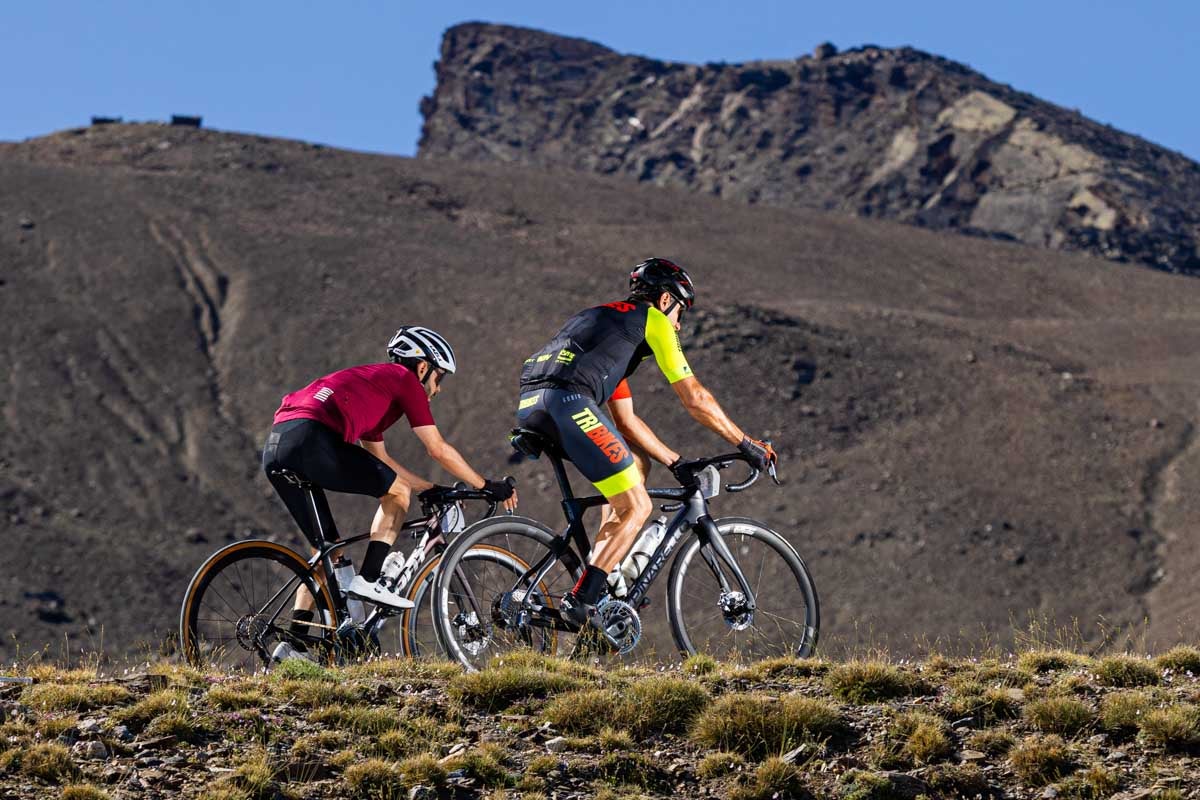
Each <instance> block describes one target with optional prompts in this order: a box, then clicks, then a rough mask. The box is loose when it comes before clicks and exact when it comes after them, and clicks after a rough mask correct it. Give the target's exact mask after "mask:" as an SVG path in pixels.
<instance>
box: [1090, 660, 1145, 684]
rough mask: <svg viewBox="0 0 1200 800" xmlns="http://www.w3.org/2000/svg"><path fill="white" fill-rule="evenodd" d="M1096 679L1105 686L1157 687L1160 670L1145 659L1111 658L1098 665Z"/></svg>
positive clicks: (1101, 661)
mask: <svg viewBox="0 0 1200 800" xmlns="http://www.w3.org/2000/svg"><path fill="white" fill-rule="evenodd" d="M1096 677H1097V678H1098V679H1099V680H1100V683H1102V684H1104V685H1105V686H1121V687H1132V686H1155V685H1157V684H1158V682H1159V674H1158V669H1157V668H1156V667H1155V666H1154V664H1152V663H1151V662H1149V661H1147V660H1146V659H1144V658H1134V657H1133V656H1109V657H1108V658H1103V659H1101V660H1100V663H1099V664H1097V665H1096Z"/></svg>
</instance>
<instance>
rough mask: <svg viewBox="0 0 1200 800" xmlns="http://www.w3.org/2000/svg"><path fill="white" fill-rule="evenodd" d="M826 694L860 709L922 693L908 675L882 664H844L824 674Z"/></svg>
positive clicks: (873, 662)
mask: <svg viewBox="0 0 1200 800" xmlns="http://www.w3.org/2000/svg"><path fill="white" fill-rule="evenodd" d="M825 684H826V685H827V686H828V687H829V691H831V692H833V693H834V694H835V695H837V696H838V697H840V698H841V699H843V700H846V701H848V702H851V703H856V704H858V705H862V704H864V703H878V702H882V701H885V700H894V699H895V698H897V697H907V696H908V695H910V694H914V693H916V692H918V691H921V690H923V688H924V687H923V686H921V685H920V683H919V682H918V681H917V680H916V679H915V678H914V677H913V676H911V675H908V674H907V673H905V672H903V671H902V670H900V669H899V668H898V667H894V666H892V665H891V664H885V663H883V662H882V661H848V662H846V663H845V664H838V665H837V666H835V667H833V668H832V669H830V670H829V672H827V673H826V674H825Z"/></svg>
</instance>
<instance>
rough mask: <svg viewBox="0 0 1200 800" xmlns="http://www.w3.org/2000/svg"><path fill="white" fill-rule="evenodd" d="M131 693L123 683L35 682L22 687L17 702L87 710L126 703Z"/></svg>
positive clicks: (42, 707) (52, 708) (44, 708)
mask: <svg viewBox="0 0 1200 800" xmlns="http://www.w3.org/2000/svg"><path fill="white" fill-rule="evenodd" d="M132 696H133V695H132V694H130V692H129V690H128V689H126V688H125V687H124V686H118V685H116V684H112V683H101V684H98V685H96V686H88V685H86V684H81V683H62V684H59V683H38V684H34V685H33V686H30V687H28V688H26V689H25V691H24V692H22V694H21V702H23V703H25V705H28V706H32V707H34V708H37V709H39V710H41V711H90V710H92V709H94V708H100V707H102V706H111V705H116V704H118V703H124V702H127V701H128V700H129V699H130V698H131V697H132Z"/></svg>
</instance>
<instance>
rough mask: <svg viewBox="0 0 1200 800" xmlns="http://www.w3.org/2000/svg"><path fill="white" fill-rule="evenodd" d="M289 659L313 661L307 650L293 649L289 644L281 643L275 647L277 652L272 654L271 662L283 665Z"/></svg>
mask: <svg viewBox="0 0 1200 800" xmlns="http://www.w3.org/2000/svg"><path fill="white" fill-rule="evenodd" d="M289 658H302V659H304V660H305V661H312V656H310V655H309V654H308V651H307V650H299V649H297V648H296V647H293V646H292V645H291V644H290V643H289V642H280V643H279V644H277V645H275V652H273V653H271V661H272V662H273V663H275V664H282V663H283V662H284V661H287V660H288V659H289Z"/></svg>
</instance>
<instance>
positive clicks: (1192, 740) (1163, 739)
mask: <svg viewBox="0 0 1200 800" xmlns="http://www.w3.org/2000/svg"><path fill="white" fill-rule="evenodd" d="M1139 727H1140V729H1141V738H1142V739H1143V740H1144V741H1146V742H1147V743H1149V744H1153V745H1158V746H1160V747H1166V748H1168V749H1171V750H1184V749H1188V748H1192V747H1195V746H1197V745H1200V708H1197V707H1196V706H1194V705H1187V704H1184V705H1175V706H1168V707H1167V708H1154V709H1150V710H1149V711H1147V712H1146V713H1145V715H1144V716H1143V717H1142V719H1141V724H1140V726H1139Z"/></svg>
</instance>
